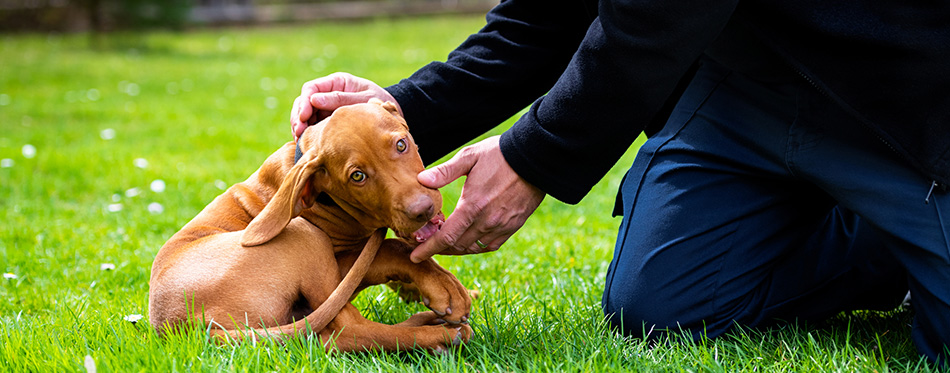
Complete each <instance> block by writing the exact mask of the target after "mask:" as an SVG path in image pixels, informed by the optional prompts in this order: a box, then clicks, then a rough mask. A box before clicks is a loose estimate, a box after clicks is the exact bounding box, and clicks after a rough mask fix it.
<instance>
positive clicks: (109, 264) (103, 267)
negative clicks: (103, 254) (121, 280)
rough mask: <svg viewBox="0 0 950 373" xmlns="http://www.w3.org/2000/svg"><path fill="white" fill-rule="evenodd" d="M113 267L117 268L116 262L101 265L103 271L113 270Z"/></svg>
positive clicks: (100, 268)
mask: <svg viewBox="0 0 950 373" xmlns="http://www.w3.org/2000/svg"><path fill="white" fill-rule="evenodd" d="M113 269H115V264H112V263H102V264H100V265H99V270H102V271H111V270H113Z"/></svg>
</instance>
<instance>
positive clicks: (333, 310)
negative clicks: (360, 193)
mask: <svg viewBox="0 0 950 373" xmlns="http://www.w3.org/2000/svg"><path fill="white" fill-rule="evenodd" d="M385 237H386V228H380V229H377V230H376V232H374V233H373V235H372V236H370V238H369V241H367V242H366V245H365V246H364V247H363V251H362V252H360V256H359V257H358V258H356V262H355V263H353V266H352V267H351V268H350V271H349V272H347V273H346V276H344V277H343V280H342V281H340V284H339V285H337V287H336V289H335V290H333V293H331V294H330V296H329V297H328V298H327V300H326V301H325V302H323V304H321V305H320V307H317V309H316V310H314V311H313V312H311V313H310V314H309V315H307V317H305V318H303V319H301V320H297V321H296V322H294V323H291V324H286V325H278V326H274V327H270V328H266V329H253V328H247V329H238V330H225V329H211V330H210V333H211V336H212V337H214V338H216V339H218V340H219V341H221V342H228V341H232V340H233V341H242V340H244V339H252V340H256V339H266V338H275V339H277V340H284V339H286V338H289V337H292V336H294V335H295V334H296V333H300V332H303V333H309V332H319V331H321V330H323V328H325V327H326V326H327V324H329V323H330V321H332V320H333V318H335V317H336V315H337V314H339V313H340V310H342V309H343V306H344V305H346V303H347V302H349V301H350V297H352V296H353V292H354V291H356V288H357V286H359V284H360V283H361V282H363V276H365V275H366V271H368V270H369V266H370V264H372V262H373V259H374V258H375V257H376V253H377V252H378V251H379V247H380V245H381V244H382V242H383V239H384V238H385Z"/></svg>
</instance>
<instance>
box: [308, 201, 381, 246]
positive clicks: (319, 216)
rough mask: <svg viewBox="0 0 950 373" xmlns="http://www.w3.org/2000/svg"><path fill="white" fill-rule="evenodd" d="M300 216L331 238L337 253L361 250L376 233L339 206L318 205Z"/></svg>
mask: <svg viewBox="0 0 950 373" xmlns="http://www.w3.org/2000/svg"><path fill="white" fill-rule="evenodd" d="M300 216H301V217H302V218H304V219H307V221H309V222H310V224H313V225H315V226H316V227H317V228H320V230H322V231H323V232H324V233H326V234H327V236H329V237H330V242H331V243H332V244H333V250H334V251H335V252H341V251H348V250H352V249H361V248H362V247H363V244H365V243H366V240H368V239H369V237H370V236H371V235H372V234H373V231H374V229H368V228H366V227H365V226H363V224H360V222H359V221H357V220H356V219H355V218H354V217H352V216H350V215H349V214H347V213H346V212H344V211H343V209H341V208H340V207H338V206H328V205H324V204H320V203H317V204H315V205H314V206H313V207H311V208H309V209H306V210H304V211H303V212H302V213H301V214H300Z"/></svg>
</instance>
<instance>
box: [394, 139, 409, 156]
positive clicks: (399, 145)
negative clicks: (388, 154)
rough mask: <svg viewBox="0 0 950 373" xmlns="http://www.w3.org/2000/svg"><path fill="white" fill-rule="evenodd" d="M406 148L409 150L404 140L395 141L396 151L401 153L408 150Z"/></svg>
mask: <svg viewBox="0 0 950 373" xmlns="http://www.w3.org/2000/svg"><path fill="white" fill-rule="evenodd" d="M408 148H409V145H407V144H406V140H405V139H402V140H399V141H396V151H398V152H400V153H402V152H404V151H406V149H408Z"/></svg>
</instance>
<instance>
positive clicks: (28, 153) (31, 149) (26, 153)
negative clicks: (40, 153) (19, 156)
mask: <svg viewBox="0 0 950 373" xmlns="http://www.w3.org/2000/svg"><path fill="white" fill-rule="evenodd" d="M20 151H21V152H23V158H26V159H31V158H33V157H35V156H36V147H35V146H33V145H30V144H26V145H23V148H22V149H20Z"/></svg>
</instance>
